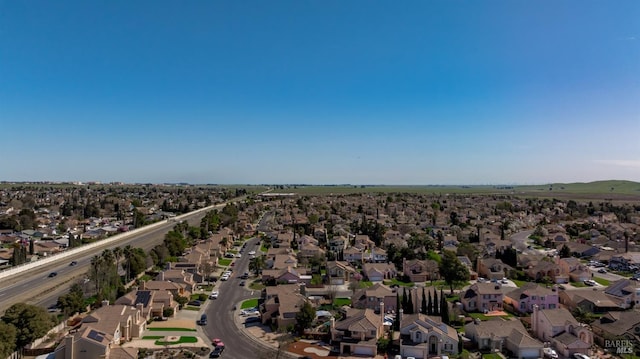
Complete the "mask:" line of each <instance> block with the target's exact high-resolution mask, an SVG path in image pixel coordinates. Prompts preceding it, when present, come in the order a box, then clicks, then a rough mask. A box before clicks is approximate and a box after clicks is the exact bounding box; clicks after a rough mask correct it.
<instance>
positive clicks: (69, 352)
mask: <svg viewBox="0 0 640 359" xmlns="http://www.w3.org/2000/svg"><path fill="white" fill-rule="evenodd" d="M74 339H75V338H74V337H73V335H67V336H66V337H64V359H74V358H73V344H74V343H73V342H74Z"/></svg>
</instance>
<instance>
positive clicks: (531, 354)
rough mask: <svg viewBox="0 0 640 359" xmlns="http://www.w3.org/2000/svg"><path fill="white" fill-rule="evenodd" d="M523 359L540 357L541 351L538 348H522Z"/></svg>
mask: <svg viewBox="0 0 640 359" xmlns="http://www.w3.org/2000/svg"><path fill="white" fill-rule="evenodd" d="M520 355H521V356H522V359H533V358H540V351H539V350H537V349H520Z"/></svg>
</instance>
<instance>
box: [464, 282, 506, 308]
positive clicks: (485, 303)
mask: <svg viewBox="0 0 640 359" xmlns="http://www.w3.org/2000/svg"><path fill="white" fill-rule="evenodd" d="M503 299H504V293H503V289H502V286H501V285H500V284H498V283H474V284H472V285H471V286H470V287H469V289H467V290H466V291H465V292H464V294H463V295H462V296H461V298H460V302H461V303H462V307H463V308H464V310H465V311H466V312H490V311H494V310H502V302H503Z"/></svg>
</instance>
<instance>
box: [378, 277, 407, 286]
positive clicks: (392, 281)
mask: <svg viewBox="0 0 640 359" xmlns="http://www.w3.org/2000/svg"><path fill="white" fill-rule="evenodd" d="M382 283H384V284H386V285H394V284H396V285H400V286H403V287H413V286H414V285H415V284H414V283H413V282H401V281H400V280H398V278H393V279H392V280H385V281H383V282H382Z"/></svg>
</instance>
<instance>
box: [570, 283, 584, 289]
mask: <svg viewBox="0 0 640 359" xmlns="http://www.w3.org/2000/svg"><path fill="white" fill-rule="evenodd" d="M570 284H571V285H572V286H574V287H576V288H584V287H586V286H587V285H586V284H584V283H582V282H571V283H570Z"/></svg>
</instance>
